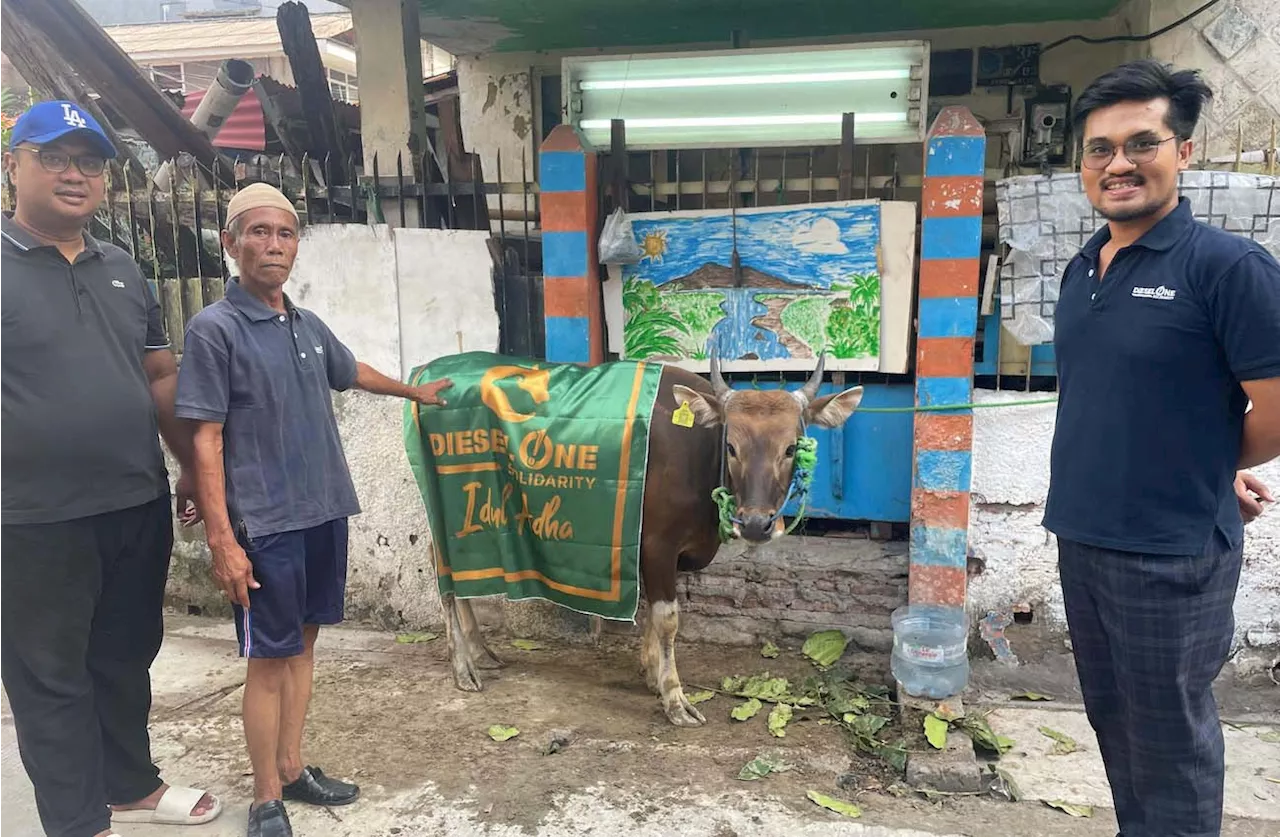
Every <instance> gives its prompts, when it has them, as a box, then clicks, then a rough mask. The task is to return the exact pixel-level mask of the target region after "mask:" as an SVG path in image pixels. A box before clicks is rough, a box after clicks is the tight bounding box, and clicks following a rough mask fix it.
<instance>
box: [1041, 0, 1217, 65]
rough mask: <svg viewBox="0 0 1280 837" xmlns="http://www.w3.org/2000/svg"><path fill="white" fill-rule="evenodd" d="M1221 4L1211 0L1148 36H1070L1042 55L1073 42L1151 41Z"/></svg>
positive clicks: (1046, 47)
mask: <svg viewBox="0 0 1280 837" xmlns="http://www.w3.org/2000/svg"><path fill="white" fill-rule="evenodd" d="M1220 2H1221V0H1209V2H1208V3H1205V4H1204V5H1203V6H1201V7H1200V8H1198V9H1196V10H1195V11H1193V12H1189V13H1187V14H1186V15H1183V16H1182V17H1180V18H1178V19H1177V20H1175V21H1174V22H1173V23H1170V24H1169V25H1168V26H1162V27H1160V28H1159V29H1157V30H1156V31H1154V32H1151V33H1150V34H1147V35H1111V36H1110V37H1106V38H1090V37H1088V36H1087V35H1068V36H1067V37H1065V38H1059V39H1058V40H1056V41H1054V42H1053V43H1051V44H1048V45H1047V46H1045V47H1044V48H1043V49H1041V50H1040V54H1041V55H1043V54H1044V53H1046V52H1048V51H1049V50H1051V49H1054V48H1055V47H1060V46H1062V45H1063V44H1066V43H1070V42H1071V41H1082V42H1084V43H1086V44H1114V43H1141V42H1143V41H1150V40H1152V39H1153V38H1158V37H1160V36H1161V35H1163V34H1164V33H1166V32H1170V31H1172V30H1174V29H1177V28H1178V27H1179V26H1181V25H1182V24H1184V23H1186V22H1187V21H1189V20H1191V19H1192V18H1194V17H1196V16H1197V15H1199V14H1201V13H1203V12H1206V11H1208V10H1209V9H1211V8H1213V7H1214V6H1216V5H1218V3H1220Z"/></svg>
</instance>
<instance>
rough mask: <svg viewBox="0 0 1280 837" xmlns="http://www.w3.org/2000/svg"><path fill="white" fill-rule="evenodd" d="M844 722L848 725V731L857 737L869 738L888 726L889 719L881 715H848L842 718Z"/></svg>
mask: <svg viewBox="0 0 1280 837" xmlns="http://www.w3.org/2000/svg"><path fill="white" fill-rule="evenodd" d="M844 722H845V723H846V724H848V725H849V728H850V729H852V730H853V731H854V732H856V733H858V734H859V735H865V736H867V737H868V738H871V737H873V736H874V735H875V734H876V733H878V732H879V731H880V730H882V729H884V728H885V727H886V726H887V725H888V723H889V719H888V718H886V717H884V716H883V715H871V714H867V715H854V714H848V715H845V716H844Z"/></svg>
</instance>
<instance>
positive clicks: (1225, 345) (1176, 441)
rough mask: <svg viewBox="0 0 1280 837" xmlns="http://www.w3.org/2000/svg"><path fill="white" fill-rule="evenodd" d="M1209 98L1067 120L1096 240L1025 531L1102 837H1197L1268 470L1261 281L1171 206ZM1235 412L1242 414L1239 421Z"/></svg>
mask: <svg viewBox="0 0 1280 837" xmlns="http://www.w3.org/2000/svg"><path fill="white" fill-rule="evenodd" d="M1210 96H1211V92H1210V90H1209V88H1208V87H1207V86H1206V85H1205V84H1204V82H1202V81H1201V80H1200V78H1199V77H1198V75H1197V74H1196V73H1195V72H1194V71H1180V72H1174V71H1172V70H1171V69H1169V68H1167V67H1165V66H1164V65H1161V64H1159V63H1157V62H1154V61H1139V62H1135V63H1131V64H1126V65H1124V66H1122V67H1119V68H1117V69H1115V70H1113V71H1111V72H1109V73H1107V74H1106V75H1104V76H1102V77H1101V78H1099V79H1098V80H1096V81H1095V82H1094V83H1093V84H1092V85H1091V86H1090V87H1088V88H1087V89H1086V90H1085V91H1084V92H1083V93H1082V94H1081V95H1080V98H1079V100H1078V101H1077V103H1076V110H1075V117H1074V118H1075V122H1076V129H1077V132H1078V134H1077V135H1078V136H1080V137H1082V142H1083V149H1082V156H1081V161H1082V166H1081V179H1082V181H1083V184H1084V189H1085V192H1086V193H1087V195H1088V198H1089V201H1090V203H1092V204H1093V206H1094V208H1095V209H1096V210H1097V211H1098V213H1099V214H1100V215H1102V216H1103V217H1104V218H1106V219H1107V224H1106V226H1105V227H1103V228H1102V229H1101V230H1100V231H1099V232H1098V233H1097V234H1096V235H1095V236H1094V237H1093V238H1092V239H1091V240H1090V241H1089V242H1088V244H1086V245H1085V247H1084V249H1083V250H1081V252H1080V253H1079V254H1078V255H1076V257H1075V258H1074V259H1072V261H1071V262H1070V264H1069V265H1068V266H1067V269H1066V272H1065V273H1064V275H1063V278H1062V291H1061V296H1060V299H1059V301H1058V307H1057V316H1056V319H1057V325H1056V335H1055V339H1054V346H1055V349H1056V352H1057V362H1058V375H1059V385H1060V389H1061V393H1060V399H1059V404H1058V417H1057V429H1056V432H1055V435H1054V440H1053V453H1052V478H1051V481H1050V486H1049V497H1048V504H1047V508H1046V512H1045V520H1044V525H1045V526H1046V527H1047V528H1048V529H1049V530H1050V531H1052V532H1053V533H1054V534H1056V535H1057V537H1058V550H1059V571H1060V574H1061V578H1062V588H1063V596H1064V602H1065V605H1066V611H1067V620H1068V624H1069V626H1070V630H1071V641H1072V649H1073V651H1074V654H1075V660H1076V668H1077V671H1078V673H1079V676H1080V685H1081V688H1082V690H1083V693H1084V701H1085V708H1086V710H1087V712H1088V716H1089V721H1090V723H1091V724H1092V726H1093V728H1094V730H1095V731H1096V733H1097V736H1098V743H1099V747H1100V750H1101V752H1102V757H1103V761H1104V763H1105V764H1106V769H1107V778H1108V779H1109V780H1110V783H1111V792H1112V796H1113V799H1114V801H1115V807H1116V818H1117V820H1118V821H1119V824H1120V833H1121V835H1122V837H1211V835H1213V836H1214V837H1216V835H1218V834H1219V833H1220V829H1221V822H1222V793H1223V740H1222V731H1221V728H1220V726H1219V721H1218V713H1217V706H1216V705H1215V703H1214V698H1213V693H1212V691H1211V686H1212V684H1213V680H1214V678H1215V677H1216V676H1217V675H1218V673H1219V672H1220V671H1221V669H1222V666H1223V664H1224V663H1225V662H1226V658H1227V654H1228V652H1229V650H1230V646H1231V639H1232V634H1233V629H1234V623H1233V619H1232V606H1233V602H1234V599H1235V592H1236V584H1237V582H1238V580H1239V576H1240V565H1241V552H1242V546H1243V537H1244V531H1243V524H1244V520H1245V519H1246V518H1249V519H1251V518H1252V517H1254V516H1256V515H1257V514H1258V513H1259V512H1260V511H1261V501H1264V500H1265V501H1270V500H1271V495H1270V493H1269V492H1268V491H1267V489H1266V487H1265V486H1263V485H1262V483H1261V482H1260V481H1258V480H1257V479H1256V478H1254V477H1252V476H1250V475H1249V474H1248V473H1247V472H1244V471H1243V470H1242V469H1245V468H1250V467H1253V466H1256V465H1260V464H1263V463H1265V462H1268V461H1270V460H1272V459H1274V458H1275V457H1276V456H1280V265H1277V263H1276V261H1275V259H1274V258H1272V256H1271V255H1270V254H1268V253H1267V251H1266V250H1264V249H1263V248H1262V247H1260V246H1258V245H1257V244H1255V243H1253V242H1252V241H1249V240H1248V239H1246V238H1243V237H1241V236H1237V235H1232V234H1230V233H1226V232H1223V231H1221V230H1219V229H1216V228H1213V227H1210V226H1208V225H1206V224H1203V223H1200V222H1199V221H1197V220H1195V219H1194V218H1193V217H1192V214H1191V207H1190V205H1189V203H1188V201H1187V199H1186V198H1180V197H1179V195H1178V173H1179V172H1180V171H1182V170H1183V169H1185V168H1187V165H1188V163H1189V161H1190V160H1191V154H1192V144H1191V137H1192V136H1193V134H1194V132H1195V127H1196V122H1197V120H1198V119H1199V116H1200V110H1201V107H1202V105H1203V104H1204V103H1205V102H1206V101H1207V100H1208V99H1209V98H1210ZM1250 402H1252V408H1251V409H1250V408H1249V404H1250Z"/></svg>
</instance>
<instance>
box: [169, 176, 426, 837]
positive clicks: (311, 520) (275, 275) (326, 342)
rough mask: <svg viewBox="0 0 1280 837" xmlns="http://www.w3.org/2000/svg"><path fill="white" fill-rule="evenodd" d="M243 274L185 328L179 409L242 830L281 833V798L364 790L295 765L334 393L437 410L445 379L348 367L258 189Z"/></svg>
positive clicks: (335, 492)
mask: <svg viewBox="0 0 1280 837" xmlns="http://www.w3.org/2000/svg"><path fill="white" fill-rule="evenodd" d="M222 243H223V246H225V247H226V249H227V251H228V252H229V253H230V254H231V256H232V258H234V259H235V261H236V264H237V265H238V267H239V276H236V277H233V278H232V279H231V280H230V281H229V282H228V283H227V292H226V297H225V299H222V300H220V301H218V302H217V303H215V304H213V305H211V306H209V307H208V308H205V309H204V310H203V311H201V312H200V313H199V314H197V315H196V316H195V317H194V318H192V320H191V324H190V325H189V326H188V327H187V335H186V341H185V345H184V352H183V357H182V368H181V371H180V373H179V379H178V396H177V406H176V413H177V415H178V416H179V417H181V418H184V419H188V420H191V421H193V422H194V423H195V434H194V437H195V462H196V498H197V501H198V505H199V509H200V512H201V513H202V514H203V516H204V522H205V534H206V537H207V539H208V542H209V549H210V551H211V552H212V554H213V574H214V577H215V579H216V580H217V582H218V585H219V586H220V587H221V588H222V590H223V592H224V593H225V594H226V596H227V598H228V599H229V600H230V601H231V603H232V607H233V609H234V611H235V622H236V633H237V636H238V639H239V644H240V655H241V656H243V657H247V658H248V672H247V674H246V677H245V688H244V731H245V738H246V740H247V742H248V748H249V758H250V761H251V762H252V763H253V776H254V779H253V783H254V800H253V805H252V806H251V808H250V809H249V826H248V834H249V837H292V834H293V831H292V828H291V826H290V824H289V816H288V814H287V812H286V811H285V807H284V800H286V799H290V800H299V801H302V802H308V803H312V804H315V805H344V804H347V803H350V802H354V801H355V800H356V798H357V797H358V796H359V793H360V789H359V788H358V787H356V786H355V785H353V784H348V783H346V782H341V781H338V780H337V779H334V778H331V777H329V776H326V775H325V774H324V773H323V771H321V770H320V768H318V767H313V766H310V765H306V764H305V763H304V762H303V760H302V752H301V751H302V727H303V720H304V718H305V717H306V713H307V704H308V701H309V699H310V696H311V682H312V665H313V660H312V650H313V648H314V646H315V640H316V635H317V634H318V633H319V630H320V626H321V625H332V624H336V623H338V622H340V621H342V616H343V596H344V593H345V590H346V578H347V518H349V517H350V516H351V515H354V514H358V513H359V512H360V505H359V503H358V501H357V500H356V493H355V488H354V486H353V485H352V482H351V475H350V473H349V472H348V470H347V462H346V457H345V455H344V453H343V450H342V443H341V440H340V439H339V437H338V426H337V421H336V420H335V418H334V414H333V403H332V398H331V396H330V391H331V390H337V391H339V392H341V391H345V390H347V389H350V388H352V387H355V388H357V389H362V390H365V391H366V392H372V393H377V394H381V395H391V396H397V397H400V398H408V399H412V400H414V401H417V402H418V403H420V404H426V405H431V404H443V403H444V401H443V400H442V399H441V398H440V397H439V392H440V391H441V390H442V389H445V388H447V387H449V386H450V382H449V381H448V380H447V379H446V380H441V381H435V382H432V383H429V384H425V385H423V386H420V387H411V386H408V385H406V384H402V383H400V382H399V381H396V380H394V379H392V378H388V377H387V376H385V375H383V374H381V373H379V372H377V371H376V370H374V369H373V368H371V367H369V366H367V365H366V364H364V363H360V362H359V361H357V360H356V359H355V357H354V355H352V353H351V351H350V350H349V349H348V348H347V347H346V346H344V345H343V344H342V342H341V341H339V340H338V338H337V337H335V336H334V335H333V333H332V332H331V331H330V330H329V328H328V326H326V325H325V324H324V322H323V321H321V319H320V318H319V317H317V316H316V315H315V314H314V313H313V312H311V311H308V310H307V309H305V308H299V307H298V306H296V305H294V304H293V302H292V300H290V299H289V297H288V295H287V294H285V293H284V285H285V283H286V282H287V281H288V279H289V274H290V271H291V270H292V269H293V262H294V259H295V258H296V256H297V254H298V213H297V211H296V210H295V209H294V207H293V204H292V203H291V202H290V201H289V199H288V198H286V197H285V196H284V195H283V194H281V193H280V191H279V190H277V189H276V188H275V187H273V186H269V185H267V184H265V183H255V184H253V185H252V186H248V187H246V188H244V189H242V190H240V192H239V193H238V194H236V196H235V197H234V198H232V200H231V202H230V204H229V205H228V207H227V221H226V229H225V230H223V233H222Z"/></svg>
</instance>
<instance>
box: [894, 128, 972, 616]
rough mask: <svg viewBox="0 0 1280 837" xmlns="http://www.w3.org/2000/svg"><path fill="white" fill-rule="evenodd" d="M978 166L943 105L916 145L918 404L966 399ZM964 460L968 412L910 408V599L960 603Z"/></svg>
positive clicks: (968, 469) (965, 520) (968, 135)
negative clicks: (919, 151) (920, 174)
mask: <svg viewBox="0 0 1280 837" xmlns="http://www.w3.org/2000/svg"><path fill="white" fill-rule="evenodd" d="M985 164H986V135H985V133H984V132H983V130H982V126H981V125H980V124H978V120H977V119H975V118H974V117H973V114H972V113H970V112H969V110H968V109H967V108H964V107H946V108H943V109H942V112H941V113H939V114H938V117H937V118H936V119H935V120H934V121H933V125H932V127H930V129H929V136H928V138H927V139H926V140H925V148H924V191H923V195H922V198H921V222H920V293H919V307H918V309H917V329H918V340H917V344H916V406H917V407H929V406H938V405H944V404H969V403H971V402H972V400H973V346H974V339H975V337H976V334H977V328H978V262H979V256H980V252H981V247H982V180H983V173H984V170H985V168H986V165H985ZM972 461H973V410H972V409H970V408H967V407H966V408H961V409H956V410H943V411H937V412H918V413H916V416H915V463H914V474H913V479H912V487H911V570H910V584H909V590H910V592H909V597H910V601H911V603H912V604H924V605H943V606H948V607H956V608H963V607H964V604H965V595H966V589H965V586H966V569H967V563H968V562H967V553H968V541H969V483H970V478H971V476H972V470H973V467H972Z"/></svg>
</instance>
